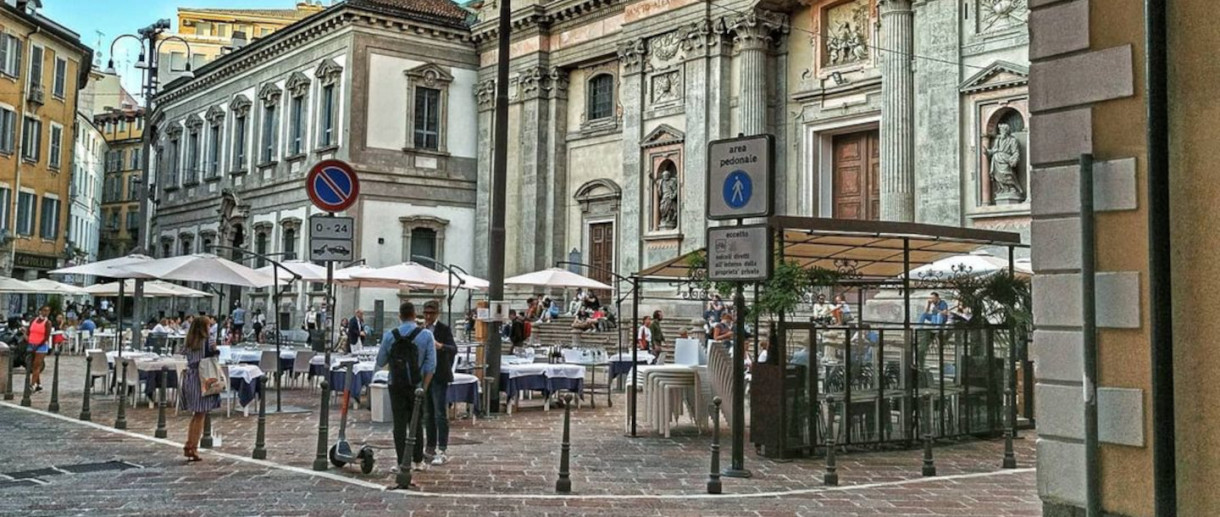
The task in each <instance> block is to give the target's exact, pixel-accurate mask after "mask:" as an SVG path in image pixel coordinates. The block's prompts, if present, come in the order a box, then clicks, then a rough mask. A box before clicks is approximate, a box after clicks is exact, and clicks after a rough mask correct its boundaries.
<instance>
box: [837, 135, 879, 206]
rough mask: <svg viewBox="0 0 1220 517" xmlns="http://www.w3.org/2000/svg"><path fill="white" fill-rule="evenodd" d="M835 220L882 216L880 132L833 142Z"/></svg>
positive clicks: (843, 136) (847, 137)
mask: <svg viewBox="0 0 1220 517" xmlns="http://www.w3.org/2000/svg"><path fill="white" fill-rule="evenodd" d="M832 146H833V151H832V152H833V153H834V163H833V164H832V167H833V169H834V175H833V177H832V184H833V189H834V190H833V195H834V199H833V201H832V202H833V204H834V214H833V215H834V217H835V218H838V219H873V220H876V219H879V218H880V216H881V135H880V132H879V131H877V130H872V131H861V132H858V133H848V134H845V135H836V136H835V137H834V140H833V144H832Z"/></svg>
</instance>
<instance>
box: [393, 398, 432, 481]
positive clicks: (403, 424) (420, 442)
mask: <svg viewBox="0 0 1220 517" xmlns="http://www.w3.org/2000/svg"><path fill="white" fill-rule="evenodd" d="M390 409H391V411H393V412H394V453H395V454H397V458H398V463H397V464H398V465H402V458H403V453H404V452H405V450H406V447H407V427H410V425H411V413H412V412H413V411H414V410H415V388H414V387H410V388H395V387H394V386H393V385H391V386H390ZM420 410H421V413H422V410H423V408H420ZM412 436H413V437H414V438H415V446H414V447H413V448H412V450H411V461H412V462H415V463H419V462H421V461H424V419H423V415H420V418H419V420H418V421H417V422H416V425H415V430H414V431H412Z"/></svg>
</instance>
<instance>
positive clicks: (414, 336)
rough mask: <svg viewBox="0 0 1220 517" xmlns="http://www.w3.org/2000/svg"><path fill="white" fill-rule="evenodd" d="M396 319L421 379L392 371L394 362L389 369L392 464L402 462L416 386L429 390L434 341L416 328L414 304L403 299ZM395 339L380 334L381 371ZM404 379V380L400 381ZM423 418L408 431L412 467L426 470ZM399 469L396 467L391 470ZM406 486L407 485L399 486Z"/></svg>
mask: <svg viewBox="0 0 1220 517" xmlns="http://www.w3.org/2000/svg"><path fill="white" fill-rule="evenodd" d="M398 319H399V320H401V321H402V324H401V325H399V326H398V328H397V329H396V330H397V331H398V335H399V336H401V338H402V339H404V340H407V339H409V340H410V341H411V343H412V344H414V345H415V347H416V350H417V357H418V358H419V372H418V375H419V376H420V377H422V379H417V378H415V377H416V372H410V371H407V372H401V371H394V367H393V365H390V366H391V371H390V385H389V388H390V407H391V409H392V411H393V413H394V452H395V453H396V454H397V455H398V463H396V464H395V465H403V462H402V460H403V454H404V452H406V451H405V448H406V442H407V426H408V425H410V423H411V413H412V412H413V411H414V410H415V389H416V388H423V389H425V390H426V389H428V384H430V383H431V382H432V373H433V372H435V371H436V342H435V340H434V339H433V337H432V332H431V331H429V330H427V329H423V328H420V329H419V331H418V332H417V331H416V327H418V326H419V325H418V324H417V323H416V322H415V304H413V303H411V302H404V303H403V304H402V306H401V307H399V309H398ZM396 341H398V339H397V338H395V337H394V331H393V330H391V331H389V332H386V333H385V335H384V336H382V337H381V346H379V347H378V348H377V363H376V366H375V367H376V369H378V370H380V369H382V368H383V367H385V366H386V365H388V364H389V362H390V356H391V350H392V349H393V348H394V344H395V342H396ZM401 379H405V381H403V380H401ZM423 427H424V426H423V420H422V419H421V420H420V421H419V422H418V423H417V425H416V426H415V429H414V430H413V431H412V432H411V433H412V435H413V436H415V446H414V448H413V450H412V451H411V469H412V470H425V469H427V468H428V464H427V463H424V433H423ZM390 470H392V471H394V472H396V473H397V472H398V467H397V466H396V467H394V468H392V469H390ZM402 488H407V487H402Z"/></svg>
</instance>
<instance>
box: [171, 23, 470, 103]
mask: <svg viewBox="0 0 1220 517" xmlns="http://www.w3.org/2000/svg"><path fill="white" fill-rule="evenodd" d="M344 26H361V27H375V28H378V29H383V30H385V29H390V30H397V31H400V32H402V33H405V34H415V35H420V36H423V37H428V38H439V39H444V40H450V41H462V42H470V41H472V39H471V36H470V32H468V31H467V30H464V29H458V28H453V27H443V26H440V25H433V24H430V23H425V22H421V21H416V20H408V19H403V18H397V17H393V16H387V15H382V14H377V13H370V12H366V11H362V10H357V9H355V8H349V9H341V10H338V11H337V12H335V13H334V15H332V16H329V17H326V18H324V19H320V20H318V21H317V22H315V23H313V24H311V25H309V26H305V27H301V28H299V29H292V32H291V33H290V34H287V35H284V36H282V37H276V35H272V36H270V37H269V38H271V39H273V41H270V42H269V44H266V45H258V43H257V42H256V43H253V44H251V45H250V46H249V47H247V48H244V49H242V50H239V51H237V52H234V53H232V54H228V55H226V56H222V57H221V58H219V59H217V60H216V61H213V62H212V63H209V64H207V65H204V66H203V67H202V68H201V69H200V70H197V71H196V76H195V78H194V79H190V80H186V81H185V82H182V81H184V80H182V79H179V80H175V81H173V82H172V83H170V84H169V85H167V88H166V89H165V91H163V92H162V93H161V94H160V95H158V96H157V97H156V99H155V104H157V105H162V106H164V105H167V104H171V103H173V102H175V101H177V100H179V99H181V98H183V97H185V96H187V95H191V94H193V93H197V92H199V91H202V90H206V89H208V88H211V87H213V86H215V85H216V84H217V83H219V82H222V81H225V80H227V79H230V78H232V77H234V76H238V75H241V74H243V73H246V72H248V71H250V70H254V69H257V68H258V67H260V66H262V65H263V64H265V63H266V62H267V61H268V60H270V59H273V58H275V57H278V56H280V55H283V54H286V53H289V52H292V51H293V50H295V49H296V48H298V47H300V46H302V45H304V44H307V43H309V42H310V41H313V40H315V39H317V38H318V37H321V36H323V35H325V34H329V33H333V32H335V31H337V30H339V29H341V28H343V27H344ZM277 34H279V33H277Z"/></svg>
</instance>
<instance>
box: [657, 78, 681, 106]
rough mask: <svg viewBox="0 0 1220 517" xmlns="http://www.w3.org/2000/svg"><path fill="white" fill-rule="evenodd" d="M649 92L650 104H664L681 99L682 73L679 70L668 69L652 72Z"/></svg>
mask: <svg viewBox="0 0 1220 517" xmlns="http://www.w3.org/2000/svg"><path fill="white" fill-rule="evenodd" d="M649 91H650V92H651V94H652V95H651V98H650V100H651V103H652V104H665V103H667V102H673V101H677V100H681V98H682V74H681V72H680V71H679V70H670V71H667V72H662V73H658V74H654V75H653V76H652V82H651V84H650V85H649Z"/></svg>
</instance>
